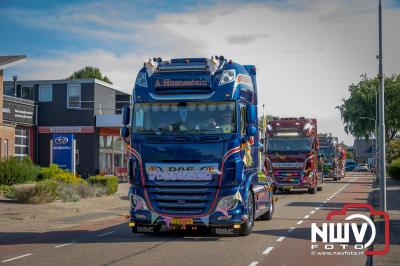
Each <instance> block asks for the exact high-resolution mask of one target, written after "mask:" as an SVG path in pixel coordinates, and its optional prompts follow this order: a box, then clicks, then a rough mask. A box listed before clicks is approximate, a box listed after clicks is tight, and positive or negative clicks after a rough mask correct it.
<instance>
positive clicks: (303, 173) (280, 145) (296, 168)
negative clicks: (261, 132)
mask: <svg viewBox="0 0 400 266" xmlns="http://www.w3.org/2000/svg"><path fill="white" fill-rule="evenodd" d="M318 149H319V145H318V138H317V120H316V119H312V118H304V117H300V118H281V119H276V120H273V121H270V122H269V123H268V125H267V131H266V156H265V167H266V169H267V171H268V173H269V175H270V176H272V178H273V182H274V190H280V191H283V190H285V191H290V190H291V189H304V188H305V189H307V190H308V192H309V193H310V194H315V193H316V191H317V190H322V187H323V182H322V179H321V178H320V176H319V174H318Z"/></svg>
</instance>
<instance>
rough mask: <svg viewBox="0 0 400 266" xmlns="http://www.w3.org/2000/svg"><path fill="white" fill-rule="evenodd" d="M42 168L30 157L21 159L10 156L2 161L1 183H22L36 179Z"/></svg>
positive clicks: (0, 169)
mask: <svg viewBox="0 0 400 266" xmlns="http://www.w3.org/2000/svg"><path fill="white" fill-rule="evenodd" d="M39 172H40V168H39V167H38V166H36V165H34V164H33V163H32V161H31V159H30V158H29V157H25V158H24V159H22V160H20V159H18V158H15V157H9V158H6V159H3V160H1V161H0V185H14V184H22V183H26V182H28V181H35V180H37V178H38V175H39Z"/></svg>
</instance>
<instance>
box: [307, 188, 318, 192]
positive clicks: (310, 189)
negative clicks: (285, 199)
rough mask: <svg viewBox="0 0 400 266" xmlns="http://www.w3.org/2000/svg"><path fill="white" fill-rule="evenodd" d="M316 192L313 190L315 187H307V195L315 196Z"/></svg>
mask: <svg viewBox="0 0 400 266" xmlns="http://www.w3.org/2000/svg"><path fill="white" fill-rule="evenodd" d="M316 192H317V190H316V189H315V187H309V188H308V193H309V194H315V193H316Z"/></svg>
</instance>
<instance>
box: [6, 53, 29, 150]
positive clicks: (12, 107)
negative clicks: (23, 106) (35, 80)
mask: <svg viewBox="0 0 400 266" xmlns="http://www.w3.org/2000/svg"><path fill="white" fill-rule="evenodd" d="M25 60H26V56H25V55H11V56H0V158H3V157H8V156H13V155H14V154H17V155H18V153H19V150H20V148H21V146H17V147H19V148H16V145H23V144H20V141H22V138H19V139H18V140H16V139H15V136H16V134H15V133H16V130H17V133H18V134H19V133H21V132H20V130H19V129H18V128H17V129H16V126H15V123H14V121H13V118H14V117H16V118H17V120H19V121H22V122H24V121H23V120H24V118H23V114H20V113H18V110H19V109H18V108H17V107H16V106H17V105H18V104H15V103H13V102H12V101H10V99H7V97H5V96H4V95H3V71H4V70H5V69H6V68H8V67H11V66H14V65H16V64H19V63H22V62H24V61H25ZM3 104H4V105H3ZM21 117H22V119H20V118H21ZM18 136H19V135H18Z"/></svg>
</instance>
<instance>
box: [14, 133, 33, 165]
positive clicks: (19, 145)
mask: <svg viewBox="0 0 400 266" xmlns="http://www.w3.org/2000/svg"><path fill="white" fill-rule="evenodd" d="M14 156H15V157H17V158H20V159H22V158H24V157H26V156H29V128H25V127H17V128H15V153H14Z"/></svg>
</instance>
